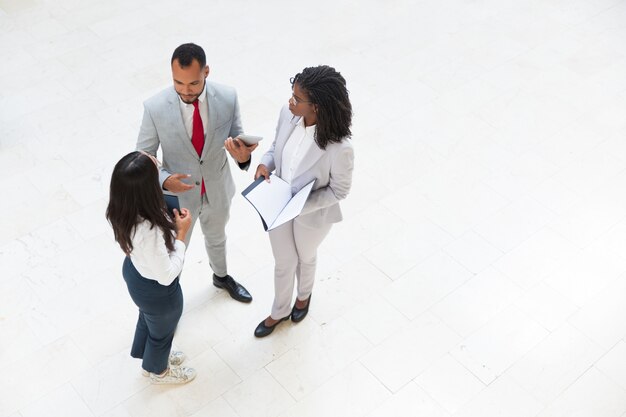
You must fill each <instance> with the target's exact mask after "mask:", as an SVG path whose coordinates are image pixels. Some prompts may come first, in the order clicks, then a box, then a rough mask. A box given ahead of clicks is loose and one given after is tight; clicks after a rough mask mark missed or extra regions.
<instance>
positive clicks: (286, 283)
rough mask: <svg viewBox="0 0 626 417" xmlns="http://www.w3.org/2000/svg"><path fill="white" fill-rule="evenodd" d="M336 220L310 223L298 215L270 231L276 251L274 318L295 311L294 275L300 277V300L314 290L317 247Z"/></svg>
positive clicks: (271, 241) (274, 250)
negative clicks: (314, 224) (293, 302)
mask: <svg viewBox="0 0 626 417" xmlns="http://www.w3.org/2000/svg"><path fill="white" fill-rule="evenodd" d="M331 227H332V223H325V224H322V225H319V226H316V227H311V226H308V225H306V224H304V223H302V222H301V221H299V219H298V218H297V217H296V218H295V219H294V220H291V221H289V222H287V223H285V224H283V225H281V226H279V227H277V228H276V229H273V230H270V231H269V237H270V243H271V244H272V252H273V253H274V261H275V265H274V304H273V305H272V313H271V317H272V318H273V319H274V320H278V319H281V318H283V317H286V316H287V315H288V314H289V313H290V312H291V301H292V297H293V287H294V278H297V280H298V294H297V297H298V299H299V300H306V299H307V298H309V295H311V292H312V291H313V284H314V283H315V267H316V265H317V248H318V247H319V245H320V244H321V243H322V241H323V240H324V238H325V237H326V235H328V232H329V231H330V228H331Z"/></svg>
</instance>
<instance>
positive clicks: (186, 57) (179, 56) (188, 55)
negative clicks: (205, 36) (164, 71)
mask: <svg viewBox="0 0 626 417" xmlns="http://www.w3.org/2000/svg"><path fill="white" fill-rule="evenodd" d="M194 59H195V60H196V61H198V63H199V64H200V68H204V66H205V65H206V55H205V54H204V49H202V48H201V47H199V46H198V45H196V44H195V43H184V44H182V45H180V46H179V47H178V48H176V49H174V53H173V54H172V61H171V62H170V64H173V63H174V60H178V63H179V64H180V66H181V68H185V67H188V66H190V65H191V64H192V63H193V61H194Z"/></svg>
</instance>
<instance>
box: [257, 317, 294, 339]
mask: <svg viewBox="0 0 626 417" xmlns="http://www.w3.org/2000/svg"><path fill="white" fill-rule="evenodd" d="M265 320H266V319H264V320H263V321H262V322H261V323H259V325H258V326H256V329H254V335H255V336H256V337H265V336H269V335H270V334H271V333H272V332H273V331H274V328H275V327H276V326H278V324H279V323H282V322H283V321H285V320H289V316H287V317H283V318H282V319H280V320H278V321H277V322H276V323H274V325H273V326H266V325H265Z"/></svg>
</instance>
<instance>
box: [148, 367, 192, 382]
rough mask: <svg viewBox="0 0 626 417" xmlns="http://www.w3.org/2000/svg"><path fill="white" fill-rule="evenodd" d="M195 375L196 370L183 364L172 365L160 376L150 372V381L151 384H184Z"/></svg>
mask: <svg viewBox="0 0 626 417" xmlns="http://www.w3.org/2000/svg"><path fill="white" fill-rule="evenodd" d="M195 377H196V370H195V369H193V368H186V367H184V366H173V367H169V368H167V371H166V372H165V374H163V375H162V376H160V375H157V374H153V373H152V372H150V382H151V383H152V384H157V385H159V384H160V385H163V384H186V383H187V382H189V381H192V380H193V379H194V378H195Z"/></svg>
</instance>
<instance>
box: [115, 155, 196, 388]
mask: <svg viewBox="0 0 626 417" xmlns="http://www.w3.org/2000/svg"><path fill="white" fill-rule="evenodd" d="M173 217H174V218H173V219H172V217H171V216H170V215H169V214H168V211H167V207H166V205H165V200H164V198H163V191H162V190H161V187H160V186H159V172H158V161H157V160H156V159H155V158H154V157H152V156H151V155H149V154H146V153H144V152H141V151H136V152H131V153H129V154H128V155H126V156H124V157H123V158H122V159H121V160H120V161H119V162H118V163H117V164H116V165H115V168H114V169H113V174H112V175H111V188H110V196H109V205H108V207H107V210H106V218H107V220H108V221H109V223H110V224H111V227H112V228H113V234H114V236H115V240H116V241H117V243H118V244H119V245H120V248H122V251H124V253H125V254H126V259H125V260H124V264H123V267H122V275H123V276H124V280H125V281H126V285H127V287H128V292H129V293H130V296H131V298H132V299H133V301H134V303H135V304H136V305H137V307H138V308H139V318H138V320H137V327H136V329H135V337H134V340H133V345H132V348H131V352H130V355H131V356H132V357H133V358H140V359H143V362H142V368H143V374H144V376H149V377H150V382H152V383H153V384H184V383H186V382H189V381H191V380H192V379H194V378H195V376H196V371H195V370H194V369H193V368H187V367H183V366H179V365H180V364H181V363H182V362H183V360H184V359H185V355H184V354H183V353H182V352H171V348H172V340H173V339H174V332H175V331H176V326H177V325H178V321H179V320H180V316H181V315H182V313H183V293H182V291H181V288H180V284H179V283H178V276H179V275H180V272H181V270H182V268H183V262H184V259H185V249H186V248H185V243H184V242H185V238H186V235H187V232H188V230H189V227H190V225H191V216H190V215H189V211H188V210H187V209H185V208H182V209H181V210H180V212H179V211H178V210H176V209H174V214H173Z"/></svg>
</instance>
